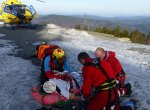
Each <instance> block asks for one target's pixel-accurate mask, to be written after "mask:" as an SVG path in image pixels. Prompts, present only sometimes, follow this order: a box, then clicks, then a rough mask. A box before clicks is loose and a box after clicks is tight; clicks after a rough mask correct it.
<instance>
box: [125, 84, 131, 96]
mask: <svg viewBox="0 0 150 110" xmlns="http://www.w3.org/2000/svg"><path fill="white" fill-rule="evenodd" d="M124 88H125V89H126V93H125V95H131V93H132V90H131V88H132V86H131V84H130V83H127V84H126V85H124Z"/></svg>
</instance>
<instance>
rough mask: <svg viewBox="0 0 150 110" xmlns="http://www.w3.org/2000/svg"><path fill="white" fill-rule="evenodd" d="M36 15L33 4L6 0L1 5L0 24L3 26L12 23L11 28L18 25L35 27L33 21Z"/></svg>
mask: <svg viewBox="0 0 150 110" xmlns="http://www.w3.org/2000/svg"><path fill="white" fill-rule="evenodd" d="M36 16H37V13H36V10H35V9H34V7H33V6H32V5H31V6H29V7H28V6H27V5H24V4H22V3H21V2H20V1H18V0H6V1H4V2H3V3H2V5H1V7H0V24H2V25H3V26H2V27H6V25H7V24H8V25H10V29H11V30H14V28H15V27H17V26H23V27H25V26H30V27H31V28H35V26H34V25H32V23H31V21H32V20H33V19H34V18H35V17H36Z"/></svg>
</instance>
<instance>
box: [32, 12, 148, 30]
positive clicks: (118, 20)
mask: <svg viewBox="0 0 150 110" xmlns="http://www.w3.org/2000/svg"><path fill="white" fill-rule="evenodd" d="M149 21H150V17H99V16H88V15H87V16H86V19H85V17H84V16H78V15H73V16H64V15H48V16H43V17H40V18H37V19H35V20H34V23H40V24H48V23H54V24H57V25H59V26H62V27H69V28H70V27H71V28H74V27H75V25H77V24H85V23H86V24H87V25H88V26H89V27H90V28H95V27H105V26H107V27H115V26H117V25H120V26H121V27H122V28H123V29H129V30H135V29H138V30H140V31H142V32H144V33H148V32H149V31H150V22H149Z"/></svg>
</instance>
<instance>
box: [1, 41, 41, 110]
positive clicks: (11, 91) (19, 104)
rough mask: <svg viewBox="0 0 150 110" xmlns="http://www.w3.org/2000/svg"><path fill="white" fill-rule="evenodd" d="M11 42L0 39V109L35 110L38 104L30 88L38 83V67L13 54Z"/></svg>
mask: <svg viewBox="0 0 150 110" xmlns="http://www.w3.org/2000/svg"><path fill="white" fill-rule="evenodd" d="M14 48H15V46H13V44H12V42H11V41H9V40H2V39H0V76H1V77H0V89H1V90H0V94H1V95H0V110H35V109H36V108H37V107H40V105H39V104H38V103H37V102H36V101H35V100H34V99H33V98H32V96H31V88H32V87H33V86H35V85H37V84H38V80H37V78H38V76H39V75H38V74H39V73H40V72H39V68H37V67H35V66H34V65H32V63H31V62H30V61H26V60H24V59H22V58H19V57H14V56H10V55H8V54H10V53H11V54H15V50H14Z"/></svg>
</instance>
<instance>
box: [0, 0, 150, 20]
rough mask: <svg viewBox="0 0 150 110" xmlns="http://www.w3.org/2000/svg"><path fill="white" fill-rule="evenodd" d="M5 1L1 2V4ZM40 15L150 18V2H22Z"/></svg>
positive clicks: (74, 0)
mask: <svg viewBox="0 0 150 110" xmlns="http://www.w3.org/2000/svg"><path fill="white" fill-rule="evenodd" d="M3 1H5V0H0V4H1V3H2V2H3ZM20 1H21V2H22V3H23V4H26V5H33V6H34V8H35V9H36V11H37V12H38V14H39V15H50V14H60V15H84V14H85V13H86V14H87V15H96V16H102V17H116V16H119V17H128V16H150V0H132V1H131V0H92V1H91V0H86V1H85V0H82V1H81V0H71V1H70V0H55V1H51V0H43V1H45V3H43V2H39V1H37V0H30V1H29V0H20Z"/></svg>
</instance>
